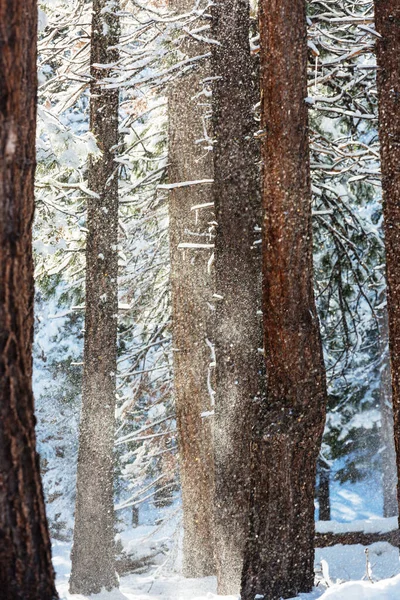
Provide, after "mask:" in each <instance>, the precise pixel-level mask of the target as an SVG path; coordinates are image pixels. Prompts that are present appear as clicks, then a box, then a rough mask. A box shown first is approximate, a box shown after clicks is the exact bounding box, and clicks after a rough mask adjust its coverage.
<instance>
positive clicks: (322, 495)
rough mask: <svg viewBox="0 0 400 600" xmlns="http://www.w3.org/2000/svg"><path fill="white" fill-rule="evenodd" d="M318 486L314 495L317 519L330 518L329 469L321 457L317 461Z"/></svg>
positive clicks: (328, 519) (326, 519)
mask: <svg viewBox="0 0 400 600" xmlns="http://www.w3.org/2000/svg"><path fill="white" fill-rule="evenodd" d="M317 474H318V486H317V493H316V497H317V500H318V505H319V510H318V519H319V521H330V520H331V499H330V474H331V469H330V466H329V465H328V463H326V462H325V460H323V459H322V458H321V457H320V458H319V460H318V463H317Z"/></svg>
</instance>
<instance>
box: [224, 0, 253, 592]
mask: <svg viewBox="0 0 400 600" xmlns="http://www.w3.org/2000/svg"><path fill="white" fill-rule="evenodd" d="M249 24H250V21H249V4H248V2H247V0H223V1H221V2H219V3H216V4H214V5H213V35H212V37H213V39H215V40H217V42H218V43H217V44H213V46H212V48H213V77H214V78H215V83H214V87H213V104H214V111H213V120H214V137H215V145H214V186H213V191H214V201H215V212H216V221H217V232H216V239H215V277H216V285H215V290H216V295H215V300H214V303H215V304H216V331H215V350H216V400H215V421H214V428H215V429H214V443H215V469H216V472H215V479H216V490H215V504H216V506H215V539H216V542H215V544H216V559H217V576H218V593H219V594H235V593H237V592H238V591H239V588H240V574H241V569H242V562H243V551H244V544H245V536H246V531H247V518H248V502H249V485H248V484H249V479H248V475H249V438H250V431H251V427H252V423H253V419H252V415H253V411H252V406H253V402H254V399H255V398H256V397H258V396H259V395H260V394H261V390H262V384H263V369H262V366H263V358H262V355H261V354H260V352H259V348H261V347H262V326H261V318H260V317H259V316H257V312H258V310H259V309H260V308H261V259H260V245H255V241H256V240H257V238H260V227H259V226H260V222H261V197H260V176H259V167H258V161H259V152H258V144H257V142H256V140H255V139H254V132H255V130H256V128H257V126H256V123H255V120H254V114H253V107H254V104H255V102H256V100H255V98H256V96H257V93H256V89H257V87H258V81H257V78H256V77H255V74H254V72H255V71H256V65H255V64H253V60H252V58H251V55H250V44H249ZM255 88H256V89H255ZM257 230H258V233H257Z"/></svg>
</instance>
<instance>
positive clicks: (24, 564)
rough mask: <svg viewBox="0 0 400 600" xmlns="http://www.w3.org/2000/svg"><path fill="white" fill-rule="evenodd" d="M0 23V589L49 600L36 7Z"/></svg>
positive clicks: (11, 8) (25, 6) (29, 5)
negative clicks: (38, 403)
mask: <svg viewBox="0 0 400 600" xmlns="http://www.w3.org/2000/svg"><path fill="white" fill-rule="evenodd" d="M0 23H1V25H0V481H1V486H0V538H1V544H0V590H1V595H2V596H3V597H4V598H7V599H9V600H22V599H23V600H53V599H55V598H57V592H56V590H55V585H54V571H53V567H52V564H51V547H50V539H49V534H48V529H47V521H46V515H45V507H44V499H43V492H42V484H41V479H40V472H39V458H38V455H37V453H36V436H35V422H36V419H35V416H34V401H33V393H32V339H33V260H32V221H33V212H34V175H35V164H36V152H35V133H36V95H37V75H36V49H37V42H36V35H37V4H36V2H35V1H34V0H28V1H27V2H25V1H24V2H22V1H16V2H13V3H11V4H10V3H9V2H7V1H6V0H1V1H0Z"/></svg>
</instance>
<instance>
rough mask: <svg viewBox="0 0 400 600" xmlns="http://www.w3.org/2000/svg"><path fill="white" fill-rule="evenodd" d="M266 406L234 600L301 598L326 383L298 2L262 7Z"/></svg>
mask: <svg viewBox="0 0 400 600" xmlns="http://www.w3.org/2000/svg"><path fill="white" fill-rule="evenodd" d="M260 34H261V83H262V88H261V93H262V107H261V112H262V126H263V129H264V130H265V134H264V137H263V144H262V157H263V169H264V171H263V206H264V228H263V235H264V239H263V244H264V247H263V315H264V336H265V337H264V342H265V355H266V366H267V390H268V395H267V402H260V403H259V406H258V418H257V426H256V427H255V428H254V430H253V434H254V435H253V441H252V450H251V461H252V464H251V473H252V486H251V513H250V535H249V540H248V543H247V547H246V553H245V560H244V569H243V578H242V600H254V598H255V597H256V595H257V594H260V595H261V596H263V597H265V598H267V599H268V600H278V599H280V598H290V597H293V596H296V595H297V594H298V593H299V592H309V591H310V590H311V588H312V586H313V582H314V568H313V567H314V531H315V526H314V488H315V477H316V463H317V458H318V453H319V451H320V444H321V438H322V433H323V429H324V423H325V407H326V399H327V393H326V381H325V369H324V363H323V356H322V348H321V340H320V332H319V322H318V317H317V312H316V307H315V299H314V291H313V258H312V230H311V186H310V175H309V171H310V169H309V140H308V115H307V108H306V103H305V98H306V96H307V27H306V12H305V1H304V0H268V1H267V0H263V1H262V3H261V6H260Z"/></svg>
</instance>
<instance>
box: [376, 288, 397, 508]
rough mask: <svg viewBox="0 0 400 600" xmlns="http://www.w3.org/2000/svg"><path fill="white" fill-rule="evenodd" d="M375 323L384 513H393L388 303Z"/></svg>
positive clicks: (394, 476) (394, 489) (394, 477)
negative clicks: (379, 381)
mask: <svg viewBox="0 0 400 600" xmlns="http://www.w3.org/2000/svg"><path fill="white" fill-rule="evenodd" d="M385 297H386V294H382V301H383V300H384V299H385ZM378 326H379V342H380V349H381V369H380V372H381V384H380V390H379V392H380V394H379V396H380V398H379V399H380V408H381V443H382V452H381V460H382V491H383V516H384V517H395V516H396V515H397V514H398V513H397V511H398V505H397V470H396V449H395V446H394V431H393V404H392V376H391V372H390V356H389V322H388V312H387V307H385V308H383V310H380V311H379V313H378Z"/></svg>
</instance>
